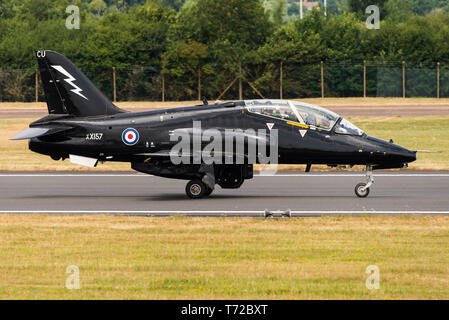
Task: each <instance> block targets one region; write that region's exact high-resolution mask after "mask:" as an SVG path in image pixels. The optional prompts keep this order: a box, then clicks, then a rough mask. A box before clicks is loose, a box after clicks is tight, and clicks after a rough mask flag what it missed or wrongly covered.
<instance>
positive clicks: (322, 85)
mask: <svg viewBox="0 0 449 320" xmlns="http://www.w3.org/2000/svg"><path fill="white" fill-rule="evenodd" d="M321 98H324V62H323V61H321Z"/></svg>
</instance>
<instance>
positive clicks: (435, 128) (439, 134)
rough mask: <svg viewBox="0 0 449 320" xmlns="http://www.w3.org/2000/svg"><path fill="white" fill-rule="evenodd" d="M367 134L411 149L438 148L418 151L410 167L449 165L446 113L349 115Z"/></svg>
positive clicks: (448, 119) (448, 130)
mask: <svg viewBox="0 0 449 320" xmlns="http://www.w3.org/2000/svg"><path fill="white" fill-rule="evenodd" d="M349 120H350V121H353V122H354V123H355V124H356V125H358V126H359V127H360V128H361V129H362V130H364V131H365V132H366V133H368V134H369V135H372V136H375V137H378V138H381V139H385V140H389V139H393V141H394V142H395V143H397V144H400V145H402V146H404V147H406V148H409V149H411V150H429V151H440V152H441V153H418V160H417V161H416V162H414V163H411V164H410V168H411V169H434V170H437V169H440V170H441V169H445V170H447V169H449V139H448V137H449V117H448V116H426V117H420V116H413V117H412V116H407V117H401V116H396V117H349Z"/></svg>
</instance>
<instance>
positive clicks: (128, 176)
mask: <svg viewBox="0 0 449 320" xmlns="http://www.w3.org/2000/svg"><path fill="white" fill-rule="evenodd" d="M364 176H365V175H364V174H361V173H357V174H345V173H341V174H276V175H254V178H269V177H292V178H293V177H302V178H308V177H310V178H317V177H318V178H319V177H364ZM374 176H375V177H376V178H382V177H404V178H406V177H444V178H447V177H449V173H434V174H432V173H404V174H400V173H380V174H374ZM0 177H30V178H34V177H36V178H37V177H126V178H136V177H147V178H148V177H155V176H153V175H148V174H70V173H69V174H57V173H56V174H0Z"/></svg>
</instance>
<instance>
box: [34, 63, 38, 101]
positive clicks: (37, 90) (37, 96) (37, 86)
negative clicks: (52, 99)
mask: <svg viewBox="0 0 449 320" xmlns="http://www.w3.org/2000/svg"><path fill="white" fill-rule="evenodd" d="M38 72H39V70H38V69H36V77H35V78H36V85H35V87H36V102H39V73H38Z"/></svg>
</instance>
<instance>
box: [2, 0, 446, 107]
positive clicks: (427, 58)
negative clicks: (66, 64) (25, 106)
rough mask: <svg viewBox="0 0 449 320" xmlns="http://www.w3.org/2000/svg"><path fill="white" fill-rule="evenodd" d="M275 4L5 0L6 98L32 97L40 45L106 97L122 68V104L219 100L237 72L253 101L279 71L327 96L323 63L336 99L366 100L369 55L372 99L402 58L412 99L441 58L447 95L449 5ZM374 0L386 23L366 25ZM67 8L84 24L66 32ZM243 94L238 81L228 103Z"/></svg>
mask: <svg viewBox="0 0 449 320" xmlns="http://www.w3.org/2000/svg"><path fill="white" fill-rule="evenodd" d="M270 1H271V2H270V5H267V3H266V2H267V1H261V0H187V1H183V0H154V1H153V0H148V1H145V2H144V1H139V0H110V1H105V0H93V1H86V0H75V1H66V0H51V1H50V0H20V1H19V0H2V1H1V2H0V69H1V71H0V99H3V100H8V99H9V100H11V99H18V100H21V99H23V100H32V97H33V90H34V89H33V88H34V85H33V81H34V77H33V74H34V70H35V69H36V67H37V66H36V61H35V58H34V52H35V50H39V49H47V50H54V51H58V52H60V53H62V54H64V55H66V56H67V57H69V58H70V59H71V60H72V61H74V62H75V63H76V64H77V65H78V66H79V67H80V68H81V69H82V70H83V71H85V73H86V74H87V75H88V76H89V77H91V78H92V79H93V80H94V82H95V83H96V84H97V85H99V86H100V88H101V89H102V90H103V91H105V92H106V93H107V94H108V95H109V96H112V77H113V72H112V68H115V70H116V77H117V82H118V88H117V89H118V98H119V99H120V100H138V99H151V100H158V99H160V98H161V86H162V85H164V86H165V92H166V93H165V94H166V97H167V99H171V100H181V99H195V98H197V96H198V91H199V90H200V91H201V95H204V96H206V97H208V98H210V99H213V98H216V97H218V96H219V95H220V93H222V92H223V91H224V89H226V87H227V86H228V85H229V84H232V83H233V81H234V80H236V79H237V78H238V79H239V81H242V82H243V90H244V96H245V97H257V96H260V95H263V96H265V97H278V96H279V91H280V86H279V83H280V73H281V69H282V73H283V79H282V80H283V91H284V92H283V93H284V97H295V98H297V97H311V96H320V92H321V89H320V72H321V70H320V68H321V61H323V62H324V65H325V74H326V93H327V94H328V95H332V96H359V95H360V94H361V92H362V90H363V89H362V83H363V79H362V77H363V64H364V61H365V60H366V61H368V62H367V65H368V67H367V72H368V75H367V76H368V95H379V94H384V95H387V96H388V95H392V96H394V95H397V94H398V92H399V91H400V90H399V89H400V86H401V82H400V79H401V77H402V69H401V68H402V61H405V62H406V63H407V75H408V76H412V75H413V79H412V80H411V84H410V82H408V83H407V85H408V86H410V90H408V92H409V94H410V95H418V96H423V95H424V96H425V95H430V93H432V92H435V88H434V87H435V86H436V83H435V81H434V79H435V78H436V72H437V69H436V64H437V62H439V63H440V67H439V68H440V73H441V75H440V77H441V90H442V95H443V96H444V95H445V94H447V95H449V73H448V68H449V41H448V40H449V4H448V1H447V0H420V1H415V0H380V1H373V0H369V1H365V0H359V1H355V0H345V1H338V0H333V1H332V0H329V1H328V8H327V9H328V10H327V12H326V13H327V14H326V15H324V14H323V11H324V8H323V6H322V1H320V6H319V7H317V8H314V9H313V10H312V11H307V12H306V14H305V15H304V18H303V19H300V18H299V16H297V15H295V12H296V11H294V10H293V11H292V10H290V15H289V13H288V9H289V8H291V7H292V6H293V5H296V4H297V1H288V2H287V1H285V0H270ZM373 3H374V4H376V5H378V7H379V9H380V18H381V21H380V29H368V28H367V27H366V19H367V17H368V15H369V14H366V12H365V9H366V7H367V6H368V5H371V4H373ZM69 4H73V5H76V6H78V7H79V8H80V29H67V28H66V19H67V17H68V16H69V14H68V13H66V8H67V6H68V5H69ZM292 12H293V14H292ZM281 65H282V67H281ZM421 69H422V70H424V71H423V72H420V71H419V70H421ZM18 70H20V71H18ZM417 70H418V71H417ZM11 79H12V80H11ZM429 79H432V81H429ZM398 81H399V82H398ZM163 82H164V84H163ZM20 86H22V87H24V88H25V89H24V90H21V89H20V88H19V87H20ZM237 95H238V86H236V85H233V86H232V87H231V88H230V89H229V90H228V92H227V93H226V95H225V96H223V98H235V97H236V96H237Z"/></svg>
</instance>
